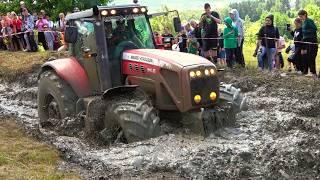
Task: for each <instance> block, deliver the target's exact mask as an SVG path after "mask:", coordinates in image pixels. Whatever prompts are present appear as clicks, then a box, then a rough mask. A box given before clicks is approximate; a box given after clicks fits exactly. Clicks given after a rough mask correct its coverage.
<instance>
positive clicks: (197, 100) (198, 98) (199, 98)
mask: <svg viewBox="0 0 320 180" xmlns="http://www.w3.org/2000/svg"><path fill="white" fill-rule="evenodd" d="M193 99H194V102H195V103H196V104H199V103H200V102H201V96H200V95H195V96H194V98H193Z"/></svg>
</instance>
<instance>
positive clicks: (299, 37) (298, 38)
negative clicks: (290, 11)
mask: <svg viewBox="0 0 320 180" xmlns="http://www.w3.org/2000/svg"><path fill="white" fill-rule="evenodd" d="M294 25H295V30H294V31H291V35H292V36H293V40H294V53H293V56H292V57H291V62H292V63H293V64H294V65H295V66H296V71H298V72H301V73H302V72H304V64H303V61H306V60H303V59H302V55H301V50H302V48H303V44H302V43H301V42H302V41H303V34H302V21H301V19H300V18H296V19H295V20H294ZM289 71H290V69H289Z"/></svg>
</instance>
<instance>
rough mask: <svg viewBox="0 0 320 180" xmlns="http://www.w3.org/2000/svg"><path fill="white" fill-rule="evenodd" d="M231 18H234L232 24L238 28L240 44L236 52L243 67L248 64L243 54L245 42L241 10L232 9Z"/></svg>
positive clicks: (237, 58) (237, 60)
mask: <svg viewBox="0 0 320 180" xmlns="http://www.w3.org/2000/svg"><path fill="white" fill-rule="evenodd" d="M229 15H230V18H231V19H232V24H233V25H234V26H235V27H237V29H238V33H239V36H238V45H237V52H236V54H237V55H236V62H237V63H238V64H240V65H241V66H242V67H245V66H246V63H245V60H244V55H243V43H244V27H243V20H242V19H241V18H240V15H239V12H238V10H236V9H232V10H231V11H230V13H229Z"/></svg>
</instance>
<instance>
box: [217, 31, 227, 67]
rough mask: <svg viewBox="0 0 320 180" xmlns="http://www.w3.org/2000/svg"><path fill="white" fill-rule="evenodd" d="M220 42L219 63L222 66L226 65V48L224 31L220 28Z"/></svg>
mask: <svg viewBox="0 0 320 180" xmlns="http://www.w3.org/2000/svg"><path fill="white" fill-rule="evenodd" d="M219 37H220V39H219V44H218V64H219V65H220V66H226V65H227V61H226V50H225V49H224V42H223V41H224V39H223V32H221V29H219Z"/></svg>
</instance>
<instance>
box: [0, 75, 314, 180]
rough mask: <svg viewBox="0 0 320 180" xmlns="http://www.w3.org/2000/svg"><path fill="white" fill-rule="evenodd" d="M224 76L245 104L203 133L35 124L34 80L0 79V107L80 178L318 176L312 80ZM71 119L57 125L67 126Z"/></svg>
mask: <svg viewBox="0 0 320 180" xmlns="http://www.w3.org/2000/svg"><path fill="white" fill-rule="evenodd" d="M225 81H226V82H233V83H234V84H235V85H236V86H238V87H240V88H242V89H243V90H244V91H246V92H247V96H248V101H249V110H248V111H246V112H241V113H240V114H239V115H238V117H237V123H236V127H234V128H227V129H222V130H220V131H219V132H216V133H215V134H213V135H211V136H210V137H209V138H206V139H204V138H201V137H196V136H193V135H188V133H187V132H181V131H180V130H179V131H175V132H174V133H172V134H167V135H163V136H161V137H158V138H155V139H151V140H148V141H144V142H137V143H132V144H113V145H111V146H94V145H93V144H95V143H94V142H90V141H88V139H82V138H80V137H81V132H79V133H75V134H77V135H76V136H61V135H58V134H57V133H54V132H52V131H46V130H43V129H39V128H38V118H37V113H36V107H37V106H36V100H35V98H36V92H37V88H36V87H34V86H33V87H26V88H23V87H21V85H14V84H10V85H8V84H6V85H1V86H0V110H1V112H2V113H3V114H12V115H15V116H18V117H20V118H19V119H20V120H21V122H22V124H23V125H24V126H25V127H26V129H27V131H29V132H30V133H31V134H34V135H36V136H38V137H40V138H41V139H42V140H44V141H47V142H49V143H51V144H53V145H54V146H55V147H57V148H58V149H59V150H60V151H61V152H63V156H64V158H65V159H66V160H67V162H69V163H70V164H77V165H80V166H81V168H82V170H81V171H82V174H81V175H83V176H84V177H85V178H98V177H106V178H107V177H113V178H115V177H132V176H136V177H159V178H161V177H162V178H167V177H181V178H184V177H187V178H189V177H191V178H194V179H230V178H258V179H259V178H273V179H307V178H311V179H317V178H320V139H319V136H320V122H319V110H320V106H319V103H320V101H319V100H320V85H319V82H314V81H312V80H309V79H305V78H300V77H299V78H295V77H281V76H280V75H276V76H271V75H269V74H261V73H258V72H255V71H250V70H248V71H247V72H245V73H244V72H233V73H227V74H226V78H225ZM29 84H33V85H34V84H36V83H29ZM78 123H81V120H78V119H77V118H75V119H66V120H65V122H64V123H63V124H66V125H67V126H71V127H68V128H71V129H72V126H74V127H75V128H78V126H77V125H78ZM164 126H165V125H164ZM66 134H67V133H66Z"/></svg>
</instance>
